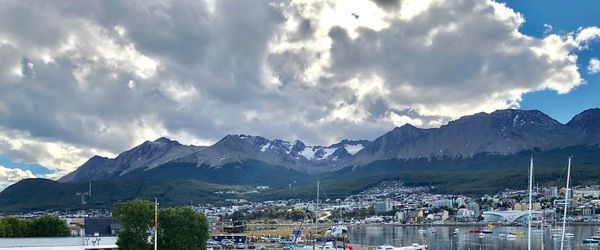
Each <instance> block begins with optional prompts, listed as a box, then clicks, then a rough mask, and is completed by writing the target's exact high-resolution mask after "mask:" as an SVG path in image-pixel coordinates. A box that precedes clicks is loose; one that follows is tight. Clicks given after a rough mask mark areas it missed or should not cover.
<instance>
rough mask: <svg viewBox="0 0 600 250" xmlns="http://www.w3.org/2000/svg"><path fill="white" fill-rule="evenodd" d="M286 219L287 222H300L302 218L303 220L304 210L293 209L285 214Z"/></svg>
mask: <svg viewBox="0 0 600 250" xmlns="http://www.w3.org/2000/svg"><path fill="white" fill-rule="evenodd" d="M286 217H287V218H286V219H289V220H293V221H300V220H302V218H304V209H302V208H294V209H292V211H289V212H288V213H287V216H286Z"/></svg>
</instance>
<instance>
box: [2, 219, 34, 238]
mask: <svg viewBox="0 0 600 250" xmlns="http://www.w3.org/2000/svg"><path fill="white" fill-rule="evenodd" d="M0 224H2V225H4V226H2V227H4V230H3V231H4V232H3V235H0V237H7V238H10V237H32V236H33V234H32V233H31V224H32V222H31V220H23V219H18V218H15V217H4V218H2V219H0Z"/></svg>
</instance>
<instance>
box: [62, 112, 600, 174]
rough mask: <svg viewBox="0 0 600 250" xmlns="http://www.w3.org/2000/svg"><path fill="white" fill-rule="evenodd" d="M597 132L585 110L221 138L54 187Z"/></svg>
mask: <svg viewBox="0 0 600 250" xmlns="http://www.w3.org/2000/svg"><path fill="white" fill-rule="evenodd" d="M598 128H600V109H591V110H586V111H584V112H582V113H581V114H579V115H577V116H575V117H574V118H573V119H572V120H571V121H570V122H569V123H567V124H561V123H560V122H558V121H556V120H554V119H552V118H551V117H549V116H548V115H546V114H544V113H542V112H540V111H536V110H515V109H509V110H498V111H495V112H492V113H489V114H488V113H478V114H474V115H470V116H465V117H462V118H459V119H457V120H455V121H452V122H449V123H448V124H447V125H444V126H441V127H440V128H430V129H421V128H417V127H414V126H412V125H410V124H406V125H404V126H402V127H398V128H395V129H393V130H392V131H390V132H387V133H385V134H384V135H382V136H380V137H378V138H376V139H375V140H374V141H373V142H369V141H364V140H362V141H351V140H342V141H340V142H339V143H335V144H332V145H329V146H311V145H305V144H304V143H303V142H302V141H299V140H296V141H293V142H290V141H284V140H278V139H274V140H271V139H267V138H264V137H261V136H251V135H243V134H241V135H228V136H225V137H224V138H223V139H221V140H220V141H218V142H217V143H215V144H213V145H211V146H208V147H197V146H185V145H181V144H179V143H178V142H176V141H171V140H169V139H166V138H160V139H158V140H156V141H153V142H145V143H143V144H141V145H139V146H137V147H135V148H133V149H131V150H129V151H126V152H124V153H122V154H120V155H119V156H118V157H116V158H115V159H108V158H104V157H100V156H95V157H93V158H91V159H90V160H89V161H88V162H86V163H85V164H83V165H82V166H81V167H79V168H78V169H77V170H76V171H74V172H73V173H71V174H68V175H67V176H65V177H63V178H62V179H60V181H62V182H77V181H84V180H90V179H107V178H113V177H118V176H122V175H127V174H128V173H131V172H139V171H147V170H151V169H154V168H160V167H161V166H167V165H168V164H167V163H178V164H180V165H184V166H194V167H196V168H210V169H211V171H212V170H218V169H219V168H220V167H222V166H225V165H227V164H230V165H231V164H237V165H236V166H237V167H240V168H243V167H244V162H247V161H256V162H262V163H265V164H267V165H269V166H273V167H283V168H285V169H287V170H290V171H296V172H298V173H304V174H307V173H308V174H319V173H323V172H331V171H336V170H340V169H342V168H345V167H360V166H364V165H367V164H369V163H371V162H374V161H380V160H389V159H417V158H429V159H431V158H436V159H442V158H452V159H457V158H459V159H468V158H470V157H473V156H475V155H478V154H481V153H484V154H492V155H511V154H516V153H519V152H522V151H525V150H542V151H545V150H551V149H556V148H564V147H571V146H580V145H581V146H598V145H600V129H598ZM165 164H167V165H165ZM167 167H168V166H167Z"/></svg>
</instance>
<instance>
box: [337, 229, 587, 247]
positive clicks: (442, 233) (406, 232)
mask: <svg viewBox="0 0 600 250" xmlns="http://www.w3.org/2000/svg"><path fill="white" fill-rule="evenodd" d="M455 228H459V233H458V235H452V232H453V231H454V229H455ZM419 229H427V232H425V233H419V232H418V230H419ZM474 229H481V227H478V226H458V227H457V226H437V227H435V233H431V230H430V228H428V227H415V226H393V225H372V226H370V225H368V226H352V227H350V228H349V231H350V232H349V238H350V242H352V243H356V244H361V245H370V246H378V245H382V244H390V245H394V246H407V245H410V244H412V243H419V244H428V245H429V249H527V235H524V236H517V238H516V239H514V240H511V239H506V238H503V237H499V234H508V233H509V232H511V231H513V230H514V231H525V233H526V229H527V228H525V227H496V228H493V229H492V231H493V234H488V235H486V236H485V237H484V238H479V237H478V234H476V233H469V230H474ZM566 232H567V233H573V234H575V237H573V238H570V239H565V249H569V250H571V249H589V248H584V247H583V245H582V241H583V240H584V239H585V238H588V237H589V236H592V235H594V232H595V227H593V226H569V227H567V230H566ZM531 236H532V244H531V245H532V249H542V244H541V243H542V237H543V243H544V244H543V246H544V248H543V249H557V250H560V238H558V239H553V238H552V237H551V233H550V230H549V229H546V230H544V233H543V234H542V233H532V235H531ZM594 249H598V248H594Z"/></svg>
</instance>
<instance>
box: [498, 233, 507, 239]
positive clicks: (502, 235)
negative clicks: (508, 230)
mask: <svg viewBox="0 0 600 250" xmlns="http://www.w3.org/2000/svg"><path fill="white" fill-rule="evenodd" d="M498 237H500V238H504V237H506V234H499V235H498Z"/></svg>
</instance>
